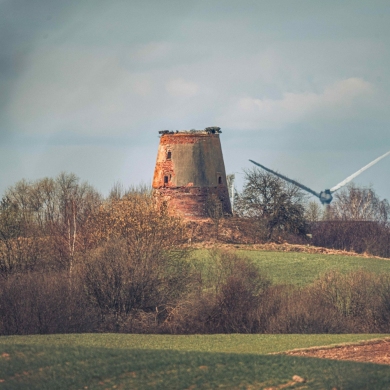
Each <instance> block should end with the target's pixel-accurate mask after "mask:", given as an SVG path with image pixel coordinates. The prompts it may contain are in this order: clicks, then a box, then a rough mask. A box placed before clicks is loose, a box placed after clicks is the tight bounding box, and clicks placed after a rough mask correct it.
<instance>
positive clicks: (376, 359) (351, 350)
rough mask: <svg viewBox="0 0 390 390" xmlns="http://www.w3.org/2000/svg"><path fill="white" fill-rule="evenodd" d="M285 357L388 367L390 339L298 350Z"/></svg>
mask: <svg viewBox="0 0 390 390" xmlns="http://www.w3.org/2000/svg"><path fill="white" fill-rule="evenodd" d="M286 354H287V355H295V356H308V357H317V358H322V359H333V360H351V361H355V362H365V363H368V362H369V363H376V364H387V365H390V338H387V339H383V340H372V341H366V342H362V343H359V344H348V345H339V346H336V347H320V348H317V347H315V348H309V349H300V350H293V351H289V352H286Z"/></svg>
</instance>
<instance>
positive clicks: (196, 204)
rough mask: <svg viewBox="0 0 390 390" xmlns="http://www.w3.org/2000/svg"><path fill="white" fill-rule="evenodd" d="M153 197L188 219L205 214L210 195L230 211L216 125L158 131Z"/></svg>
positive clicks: (201, 216) (203, 216) (228, 212)
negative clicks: (197, 128)
mask: <svg viewBox="0 0 390 390" xmlns="http://www.w3.org/2000/svg"><path fill="white" fill-rule="evenodd" d="M159 133H160V134H161V137H160V145H159V148H158V154H157V161H156V168H155V171H154V177H153V184H152V186H153V191H154V196H155V198H156V200H157V201H158V202H161V201H163V200H165V201H167V203H168V207H169V209H170V210H172V212H177V213H178V214H180V215H182V216H183V217H186V218H189V219H197V218H205V217H207V216H208V212H207V207H208V206H207V205H208V204H209V203H208V202H209V199H210V196H213V199H217V201H218V199H219V201H220V202H221V207H222V211H223V213H224V214H231V213H232V210H231V205H230V199H229V194H228V189H227V183H226V172H225V164H224V162H223V156H222V148H221V142H220V139H219V134H220V133H221V130H220V128H219V127H207V128H206V129H204V130H188V131H176V132H173V131H169V130H163V131H160V132H159Z"/></svg>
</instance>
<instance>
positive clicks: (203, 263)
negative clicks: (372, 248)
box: [191, 249, 390, 286]
mask: <svg viewBox="0 0 390 390" xmlns="http://www.w3.org/2000/svg"><path fill="white" fill-rule="evenodd" d="M235 253H236V254H237V255H239V256H243V257H247V258H249V259H251V260H253V262H254V263H255V264H257V265H258V266H259V268H260V269H261V270H262V271H264V272H265V273H266V274H267V275H268V277H269V278H271V280H272V281H273V282H274V283H282V284H284V283H287V284H295V285H300V286H303V285H305V284H309V283H311V282H313V281H314V280H315V279H317V278H318V277H319V276H320V275H322V274H324V273H326V272H327V271H330V270H338V271H340V272H343V273H347V272H350V271H356V270H357V269H365V270H367V271H371V272H375V273H390V260H387V259H378V258H369V257H367V258H366V257H358V256H356V257H355V256H341V255H326V254H316V253H314V254H313V253H296V252H269V251H262V250H249V249H247V250H245V249H236V250H235ZM191 261H194V262H195V266H196V267H199V268H205V267H209V264H210V262H212V252H211V251H210V250H206V249H198V250H195V251H194V252H193V254H192V259H191Z"/></svg>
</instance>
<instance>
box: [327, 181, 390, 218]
mask: <svg viewBox="0 0 390 390" xmlns="http://www.w3.org/2000/svg"><path fill="white" fill-rule="evenodd" d="M329 216H330V218H331V219H336V220H344V221H376V222H380V223H386V222H388V220H389V216H390V205H389V202H388V201H387V199H383V200H381V199H380V198H379V196H378V195H377V194H376V193H375V191H374V190H373V189H372V188H361V187H357V186H355V185H354V184H350V185H349V186H348V187H346V188H344V189H343V190H341V191H340V192H338V193H336V195H335V199H334V201H333V203H332V204H331V205H330V215H329Z"/></svg>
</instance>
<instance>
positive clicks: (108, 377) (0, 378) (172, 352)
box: [0, 334, 390, 389]
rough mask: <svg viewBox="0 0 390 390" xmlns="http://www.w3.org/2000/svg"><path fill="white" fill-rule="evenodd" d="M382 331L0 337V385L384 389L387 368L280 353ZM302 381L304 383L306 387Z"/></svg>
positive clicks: (389, 374) (389, 380) (389, 376)
mask: <svg viewBox="0 0 390 390" xmlns="http://www.w3.org/2000/svg"><path fill="white" fill-rule="evenodd" d="M384 336H385V335H236V334H234V335H205V336H200V335H194V336H165V335H123V334H122V335H118V334H80V335H51V336H11V337H1V338H0V388H1V389H115V388H117V389H197V388H199V389H215V388H227V389H263V388H267V387H275V386H281V385H285V384H287V383H288V382H291V378H292V376H293V375H299V376H301V377H303V378H305V379H306V380H307V383H305V384H298V383H296V384H291V385H290V387H284V388H290V389H292V388H294V389H298V388H301V389H303V388H308V389H332V388H334V387H336V388H337V389H388V388H389V387H388V384H389V383H390V367H388V366H384V365H375V364H370V363H355V362H338V361H331V360H321V359H315V358H305V357H296V356H284V355H267V354H269V353H273V352H282V351H286V350H290V349H294V348H302V347H310V346H320V345H329V344H339V343H346V342H357V341H361V340H368V339H373V338H378V337H384ZM303 385H304V386H303Z"/></svg>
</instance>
